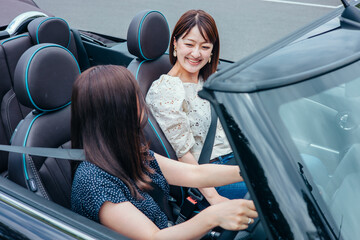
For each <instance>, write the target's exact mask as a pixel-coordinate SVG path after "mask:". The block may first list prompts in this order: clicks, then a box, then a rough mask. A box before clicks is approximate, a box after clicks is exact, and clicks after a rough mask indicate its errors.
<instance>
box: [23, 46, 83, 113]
mask: <svg viewBox="0 0 360 240" xmlns="http://www.w3.org/2000/svg"><path fill="white" fill-rule="evenodd" d="M48 47H58V48H62V49H65V50H66V51H67V52H68V53H70V54H71V56H72V57H73V58H74V60H75V62H76V65H77V67H78V69H79V74H81V70H80V66H79V64H78V62H77V61H76V58H75V57H74V55H73V54H72V53H71V52H70V51H69V50H68V49H67V48H65V47H63V46H60V45H55V44H52V45H46V46H43V47H40V48H39V49H37V50H36V51H35V52H34V53H33V54H32V55H31V57H30V59H29V61H28V64H27V66H26V71H25V85H26V92H27V94H28V96H29V99H30V101H31V103H32V104H33V105H34V107H35V108H36V109H38V110H40V111H43V112H52V111H56V110H59V109H61V108H64V107H66V106H68V105H69V104H71V101H69V102H68V103H66V104H64V105H63V106H60V107H58V108H55V109H50V110H46V109H41V108H39V107H38V106H37V105H36V104H35V102H34V101H33V99H32V97H31V94H30V90H29V85H28V73H29V67H30V63H31V61H32V59H33V58H34V56H35V54H36V53H37V52H39V51H40V50H42V49H44V48H48Z"/></svg>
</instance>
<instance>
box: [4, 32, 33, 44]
mask: <svg viewBox="0 0 360 240" xmlns="http://www.w3.org/2000/svg"><path fill="white" fill-rule="evenodd" d="M26 36H29V35H27V34H23V35H19V36H15V37H12V38H8V39H6V40H4V41H2V42H1V45H3V44H4V43H6V42H8V41H11V40H14V39H17V38H21V37H26Z"/></svg>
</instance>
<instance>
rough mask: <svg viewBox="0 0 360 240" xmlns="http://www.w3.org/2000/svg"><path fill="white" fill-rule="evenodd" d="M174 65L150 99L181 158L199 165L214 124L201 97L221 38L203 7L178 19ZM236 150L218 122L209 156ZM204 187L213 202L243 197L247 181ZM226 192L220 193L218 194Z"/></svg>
mask: <svg viewBox="0 0 360 240" xmlns="http://www.w3.org/2000/svg"><path fill="white" fill-rule="evenodd" d="M169 52H170V55H169V57H170V62H171V64H172V65H173V67H172V69H171V70H170V71H169V72H168V73H167V74H164V75H162V76H160V78H159V79H158V80H156V81H155V82H154V83H153V84H152V86H151V87H150V89H149V91H148V93H147V96H146V102H147V104H148V106H149V109H150V110H151V112H152V114H153V115H154V117H155V118H156V121H157V122H158V124H159V126H160V127H161V129H162V130H163V132H164V134H165V136H166V138H167V139H168V141H169V142H170V144H171V145H172V147H173V148H174V150H175V152H176V155H177V157H178V159H179V160H180V161H182V162H187V163H192V164H198V160H199V156H200V153H201V150H202V148H203V144H204V142H205V138H206V135H207V132H208V130H209V126H210V123H211V109H210V103H209V102H208V101H207V100H204V99H202V98H200V97H199V96H198V94H197V93H198V91H200V90H201V89H202V87H203V84H204V82H205V81H206V80H207V79H208V77H209V76H210V75H211V74H213V73H214V72H215V71H216V69H217V66H218V63H219V52H220V40H219V34H218V30H217V27H216V23H215V20H214V19H213V18H212V17H211V16H210V15H209V14H208V13H206V12H204V11H203V10H189V11H187V12H186V13H184V14H183V15H182V16H181V17H180V19H179V20H178V22H177V23H176V25H175V27H174V30H173V33H172V36H171V39H170V47H169ZM232 158H234V154H233V153H232V149H231V147H230V144H229V142H228V140H227V138H226V135H225V132H224V131H223V129H222V126H221V124H220V122H219V121H218V123H217V128H216V135H215V141H214V147H213V150H212V154H211V159H210V160H209V161H210V162H211V163H213V164H226V163H227V162H229V161H230V160H231V159H232ZM216 190H217V192H216V191H215V189H213V188H210V189H200V191H201V192H202V193H203V195H204V196H205V197H206V199H207V200H208V202H209V203H210V204H216V203H218V202H221V201H225V200H226V199H225V198H224V197H226V198H229V199H236V198H243V197H244V195H245V194H246V193H247V187H246V185H245V183H244V182H238V183H234V184H231V185H226V186H222V187H219V188H217V189H216ZM218 193H219V194H220V195H221V196H223V197H221V196H220V195H219V194H218Z"/></svg>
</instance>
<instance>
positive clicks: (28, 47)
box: [0, 11, 263, 239]
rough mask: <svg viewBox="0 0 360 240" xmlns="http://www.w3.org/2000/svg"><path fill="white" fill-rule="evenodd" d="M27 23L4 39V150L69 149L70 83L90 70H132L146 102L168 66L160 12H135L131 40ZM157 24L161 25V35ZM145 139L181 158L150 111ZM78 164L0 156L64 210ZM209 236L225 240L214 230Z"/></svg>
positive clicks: (8, 173)
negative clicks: (105, 66) (116, 67)
mask: <svg viewBox="0 0 360 240" xmlns="http://www.w3.org/2000/svg"><path fill="white" fill-rule="evenodd" d="M24 24H25V25H27V26H23V29H24V30H23V31H22V32H19V33H16V34H15V35H13V36H10V37H8V38H4V39H0V76H1V82H0V94H1V95H0V99H1V123H2V124H1V126H0V144H2V145H11V146H24V147H49V148H67V149H68V148H71V143H70V107H71V106H70V103H71V102H70V101H71V89H72V84H73V82H74V81H75V79H76V78H77V76H78V75H79V74H80V73H81V72H82V71H84V70H86V69H87V68H88V67H90V66H93V65H98V64H118V65H123V66H125V67H127V68H128V69H129V70H130V71H131V72H132V73H133V74H134V76H135V77H136V80H137V81H138V83H139V85H140V88H141V90H142V92H143V94H144V96H145V95H146V93H147V91H148V89H149V87H150V86H151V84H152V82H153V81H154V80H156V79H158V78H159V76H160V75H161V74H165V73H167V72H168V71H169V70H170V68H171V64H170V62H169V59H168V54H167V53H166V51H167V48H168V44H169V38H170V30H169V26H168V23H167V21H166V19H165V17H164V16H163V14H161V13H160V12H158V11H143V12H140V13H138V14H137V15H136V16H135V17H134V18H133V20H132V22H131V23H130V26H129V30H128V36H127V42H125V41H124V40H119V39H111V38H108V37H107V36H101V35H96V34H93V33H88V32H83V31H79V30H76V29H71V28H70V27H69V25H68V23H67V22H66V21H65V20H64V19H62V18H57V17H37V18H35V19H34V20H32V21H31V22H30V23H24ZM153 26H157V27H156V30H154V27H153ZM0 38H1V37H0ZM229 64H231V62H226V61H223V60H222V61H221V62H220V64H219V68H221V67H224V66H227V65H229ZM39 86H42V87H41V88H39ZM59 89H61V91H59ZM145 136H146V138H147V140H148V141H149V143H150V149H152V150H153V151H155V152H157V153H159V154H161V155H164V156H167V157H169V158H171V159H174V160H176V159H177V158H176V155H175V151H174V150H173V149H172V147H171V145H170V144H169V142H168V141H167V140H166V138H165V136H164V134H163V132H162V131H161V129H160V127H159V126H158V124H157V122H156V120H155V119H154V117H153V116H152V114H151V113H150V112H149V113H148V124H147V126H146V127H145ZM73 163H74V162H73V161H72V160H64V159H56V158H49V157H38V156H31V155H29V154H19V153H12V152H11V153H7V152H3V151H1V152H0V173H1V175H2V177H4V178H7V179H9V180H11V181H13V182H15V183H17V184H18V185H20V186H22V187H24V188H26V189H28V190H29V191H31V192H33V193H35V194H37V195H40V196H42V197H44V198H45V199H48V200H50V201H53V202H55V203H57V204H59V205H61V206H63V207H65V208H70V193H71V183H72V165H73ZM187 192H188V189H185V188H181V187H173V186H172V187H171V190H170V194H171V196H172V199H170V201H169V202H170V203H172V204H171V209H172V213H171V214H172V215H173V216H174V217H176V216H177V215H178V214H179V212H180V211H181V206H182V205H184V201H185V197H186V195H187ZM159 204H169V203H168V202H165V203H164V202H163V203H159ZM258 229H259V228H258ZM216 231H219V230H216ZM252 231H253V230H252V229H249V231H243V232H242V233H240V234H239V235H238V238H237V239H247V238H248V237H249V233H251V232H252ZM261 231H263V230H261ZM209 234H210V233H209ZM211 234H212V236H215V235H216V234H218V235H216V236H220V235H219V233H217V232H212V233H211ZM214 234H215V235H214ZM236 234H237V233H236V232H235V233H233V232H230V231H225V232H224V234H223V235H222V236H220V238H217V239H228V237H230V236H231V237H232V238H234V237H235V235H236ZM209 236H210V235H209ZM209 236H208V237H209Z"/></svg>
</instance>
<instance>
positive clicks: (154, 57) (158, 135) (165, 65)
mask: <svg viewBox="0 0 360 240" xmlns="http://www.w3.org/2000/svg"><path fill="white" fill-rule="evenodd" d="M169 39H170V31H169V26H168V23H167V20H166V18H165V17H164V15H163V14H162V13H160V12H158V11H151V10H145V11H142V12H139V13H138V14H137V15H136V16H135V17H134V18H133V20H132V21H131V23H130V25H129V29H128V33H127V45H128V50H129V52H130V53H131V54H133V55H135V56H136V57H137V58H135V59H134V60H133V61H132V62H130V64H129V66H128V69H129V70H130V71H131V72H132V73H133V74H134V76H135V78H136V80H137V81H138V83H139V85H140V89H141V91H142V93H143V95H144V97H145V96H146V94H147V92H148V90H149V88H150V86H151V84H152V83H153V81H155V80H157V79H158V78H159V77H160V76H161V75H162V74H166V73H167V72H169V71H170V69H171V67H172V65H171V64H170V60H169V56H168V55H167V54H165V51H166V50H167V48H168V45H169ZM145 137H146V138H147V139H148V140H149V142H150V149H152V150H154V151H155V152H156V153H158V154H161V155H163V156H167V157H168V158H171V159H177V157H176V154H175V151H174V149H173V148H172V147H171V145H170V143H169V142H168V141H167V139H166V137H165V135H164V133H163V132H162V130H161V128H160V127H159V125H158V124H157V122H156V120H155V118H154V117H153V115H152V114H151V112H149V114H148V124H147V126H146V127H145Z"/></svg>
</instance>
